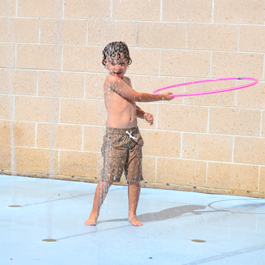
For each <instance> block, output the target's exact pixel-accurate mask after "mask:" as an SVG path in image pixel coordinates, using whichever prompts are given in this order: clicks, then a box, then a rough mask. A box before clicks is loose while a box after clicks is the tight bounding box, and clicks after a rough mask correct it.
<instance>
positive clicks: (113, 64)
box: [106, 53, 128, 78]
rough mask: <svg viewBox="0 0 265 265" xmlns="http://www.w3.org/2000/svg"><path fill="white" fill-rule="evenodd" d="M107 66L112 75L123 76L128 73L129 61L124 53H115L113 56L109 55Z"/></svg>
mask: <svg viewBox="0 0 265 265" xmlns="http://www.w3.org/2000/svg"><path fill="white" fill-rule="evenodd" d="M106 66H107V69H108V70H109V73H110V74H111V75H116V76H119V77H120V78H122V77H123V76H124V74H125V73H126V70H127V67H128V61H127V60H126V59H125V57H124V54H123V53H121V54H120V56H118V55H115V56H114V57H112V58H110V57H109V58H108V60H107V61H106Z"/></svg>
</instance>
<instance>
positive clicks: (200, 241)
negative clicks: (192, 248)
mask: <svg viewBox="0 0 265 265" xmlns="http://www.w3.org/2000/svg"><path fill="white" fill-rule="evenodd" d="M191 241H192V242H196V243H204V242H206V241H205V240H202V239H192V240H191Z"/></svg>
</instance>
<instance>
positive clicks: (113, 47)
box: [102, 41, 132, 66]
mask: <svg viewBox="0 0 265 265" xmlns="http://www.w3.org/2000/svg"><path fill="white" fill-rule="evenodd" d="M102 53H103V60H102V64H103V65H104V66H106V64H105V61H106V60H107V59H108V58H109V57H110V58H113V57H114V56H116V55H117V56H118V58H120V54H121V53H123V54H124V57H125V59H126V60H127V61H128V65H130V64H131V63H132V59H131V57H130V53H129V49H128V46H127V45H126V43H125V42H122V41H115V42H111V43H109V44H108V45H107V46H106V47H105V48H104V50H103V51H102Z"/></svg>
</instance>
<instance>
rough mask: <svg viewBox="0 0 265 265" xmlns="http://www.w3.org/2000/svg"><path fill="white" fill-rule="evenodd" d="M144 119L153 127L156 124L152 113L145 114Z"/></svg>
mask: <svg viewBox="0 0 265 265" xmlns="http://www.w3.org/2000/svg"><path fill="white" fill-rule="evenodd" d="M144 119H145V120H146V121H147V122H148V123H149V124H150V126H151V125H153V122H154V117H153V115H152V114H150V113H145V114H144Z"/></svg>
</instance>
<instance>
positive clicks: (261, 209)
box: [0, 175, 265, 265]
mask: <svg viewBox="0 0 265 265" xmlns="http://www.w3.org/2000/svg"><path fill="white" fill-rule="evenodd" d="M95 188H96V185H95V184H91V183H81V182H71V181H62V180H49V179H37V178H28V177H15V176H6V175H0V235H1V236H0V264H1V265H6V264H14V265H15V264H18V265H23V264H26V265H31V264H32V265H35V264H49V265H51V264H58V265H61V264H63V265H67V264H71V265H73V264H78V265H83V264H97V265H98V264H103V265H105V264H107V265H109V264H110V265H112V264H115V265H118V264H121V265H124V264H126V265H129V264H137V265H140V264H143V265H146V264H147V265H148V264H152V265H154V264H159V265H160V264H161V265H164V264H181V265H188V264H189V265H195V264H196V265H197V264H207V265H221V264H229V265H230V264H233V265H237V264H240V265H244V264H252V265H254V264H257V265H263V264H265V200H264V199H255V198H247V197H238V196H227V195H212V194H202V193H193V192H183V191H169V190H158V189H147V188H143V189H142V190H141V196H140V202H139V206H138V216H139V219H140V220H141V221H142V222H143V223H144V225H143V226H142V227H134V226H132V225H131V224H129V223H128V222H127V211H128V208H127V205H128V201H127V187H122V186H112V187H111V188H110V191H109V194H108V196H107V198H106V201H105V203H104V205H103V207H102V210H101V215H100V217H99V220H98V221H99V222H98V225H97V226H96V227H89V226H85V225H84V221H85V220H86V219H87V218H88V216H89V212H90V210H91V207H92V202H93V196H94V191H95ZM14 204H17V205H21V207H9V206H10V205H14ZM43 239H56V240H57V241H55V242H44V241H42V240H43ZM192 240H203V241H205V242H193V241H192Z"/></svg>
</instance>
